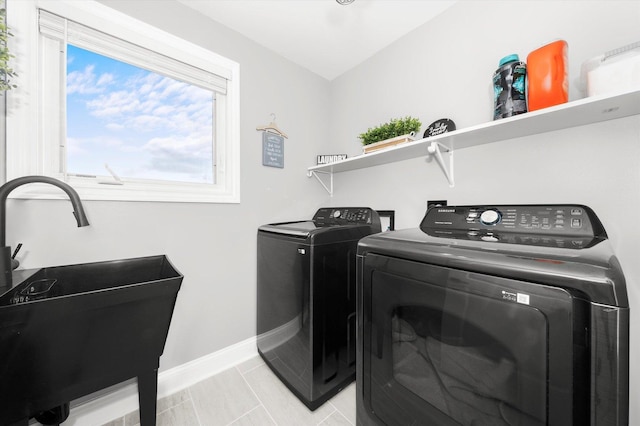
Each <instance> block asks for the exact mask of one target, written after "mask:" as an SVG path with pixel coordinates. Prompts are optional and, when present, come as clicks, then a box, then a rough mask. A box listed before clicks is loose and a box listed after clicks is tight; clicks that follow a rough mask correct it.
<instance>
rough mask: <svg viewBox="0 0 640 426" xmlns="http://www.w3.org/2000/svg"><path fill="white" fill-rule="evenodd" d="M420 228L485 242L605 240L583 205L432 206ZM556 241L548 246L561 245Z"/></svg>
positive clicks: (594, 218)
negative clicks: (549, 238) (566, 238)
mask: <svg viewBox="0 0 640 426" xmlns="http://www.w3.org/2000/svg"><path fill="white" fill-rule="evenodd" d="M420 228H421V229H422V230H423V231H424V232H426V233H427V234H429V235H434V236H442V237H450V238H466V239H474V240H479V241H486V242H498V241H500V242H519V243H523V241H533V242H537V241H546V240H545V239H544V238H545V237H552V238H556V239H557V240H558V241H561V240H562V237H568V238H569V239H570V241H569V242H570V243H571V244H573V245H577V246H583V245H584V244H586V243H587V241H591V240H592V239H594V238H600V239H605V238H607V235H606V232H605V230H604V228H603V226H602V224H601V223H600V221H599V220H598V218H597V217H596V215H595V214H594V213H593V211H592V210H591V209H590V208H588V207H586V206H582V205H499V206H444V207H433V208H431V209H429V210H427V213H426V214H425V217H424V219H423V220H422V223H421V224H420ZM547 240H548V238H547ZM558 241H555V242H554V243H553V244H550V245H561V244H560V243H558ZM578 241H582V242H578ZM544 245H547V244H544Z"/></svg>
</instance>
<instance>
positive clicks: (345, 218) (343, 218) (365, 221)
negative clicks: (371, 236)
mask: <svg viewBox="0 0 640 426" xmlns="http://www.w3.org/2000/svg"><path fill="white" fill-rule="evenodd" d="M313 222H314V223H315V225H316V226H317V227H324V226H336V225H375V224H379V223H380V217H379V216H378V213H377V212H376V211H375V210H373V209H370V208H368V207H325V208H321V209H320V210H318V211H317V212H316V214H315V215H314V216H313Z"/></svg>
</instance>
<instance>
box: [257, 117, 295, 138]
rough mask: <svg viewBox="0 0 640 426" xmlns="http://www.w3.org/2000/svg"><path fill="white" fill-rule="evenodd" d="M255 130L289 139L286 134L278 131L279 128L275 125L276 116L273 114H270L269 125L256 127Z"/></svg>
mask: <svg viewBox="0 0 640 426" xmlns="http://www.w3.org/2000/svg"><path fill="white" fill-rule="evenodd" d="M256 130H262V131H263V132H269V133H274V134H276V135H280V136H282V137H283V138H285V139H289V137H288V136H287V134H286V133H285V132H283V131H282V130H280V128H278V125H277V124H276V115H275V114H273V113H271V123H269V124H267V125H266V126H258V127H256Z"/></svg>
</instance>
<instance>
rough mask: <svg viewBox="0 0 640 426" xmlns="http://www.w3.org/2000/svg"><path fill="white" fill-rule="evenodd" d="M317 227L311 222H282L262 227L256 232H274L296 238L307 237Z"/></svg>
mask: <svg viewBox="0 0 640 426" xmlns="http://www.w3.org/2000/svg"><path fill="white" fill-rule="evenodd" d="M316 229H318V226H316V224H315V223H314V222H313V221H312V220H302V221H297V222H282V223H272V224H269V225H263V226H261V227H259V228H258V231H264V232H274V233H276V234H286V235H292V236H296V237H304V238H306V237H308V236H309V235H310V234H311V232H312V231H315V230H316Z"/></svg>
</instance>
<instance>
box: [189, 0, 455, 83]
mask: <svg viewBox="0 0 640 426" xmlns="http://www.w3.org/2000/svg"><path fill="white" fill-rule="evenodd" d="M178 1H180V2H181V3H183V4H185V5H187V6H189V7H191V8H193V9H195V10H196V11H198V12H200V13H202V14H204V15H206V16H208V17H210V18H211V19H213V20H215V21H217V22H219V23H221V24H223V25H225V26H227V27H229V28H232V29H233V30H235V31H237V32H239V33H241V34H243V35H244V36H246V37H248V38H250V39H252V40H254V41H255V42H257V43H259V44H261V45H263V46H264V47H267V48H268V49H271V50H273V51H274V52H276V53H278V54H280V55H281V56H283V57H285V58H287V59H289V60H290V61H292V62H295V63H297V64H299V65H301V66H303V67H305V68H307V69H309V70H311V71H313V72H314V73H316V74H318V75H320V76H322V77H324V78H326V79H328V80H333V79H334V78H336V77H338V76H339V75H340V74H342V73H344V72H345V71H348V70H349V69H351V68H353V67H355V66H356V65H358V64H360V63H362V62H363V61H364V60H366V59H367V58H369V57H370V56H372V55H373V54H375V53H376V52H378V51H379V50H381V49H382V48H384V47H386V46H388V45H389V44H391V43H393V42H394V41H396V40H397V39H399V38H400V37H402V36H403V35H405V34H407V33H408V32H410V31H411V30H413V29H415V28H417V27H419V26H420V25H422V24H424V23H425V22H427V21H429V20H430V19H432V18H434V17H435V16H437V15H438V14H439V13H441V12H442V11H444V10H445V9H447V8H448V7H450V6H451V5H453V4H454V3H455V0H354V1H353V3H351V4H349V5H341V4H338V3H337V2H336V0H178Z"/></svg>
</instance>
